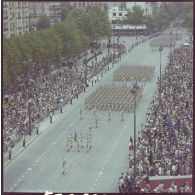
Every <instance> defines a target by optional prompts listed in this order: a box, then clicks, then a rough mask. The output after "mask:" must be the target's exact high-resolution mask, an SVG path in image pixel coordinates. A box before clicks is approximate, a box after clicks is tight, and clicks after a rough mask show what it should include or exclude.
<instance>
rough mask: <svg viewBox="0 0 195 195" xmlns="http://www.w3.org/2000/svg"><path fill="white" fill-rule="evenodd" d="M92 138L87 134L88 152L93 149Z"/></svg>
mask: <svg viewBox="0 0 195 195" xmlns="http://www.w3.org/2000/svg"><path fill="white" fill-rule="evenodd" d="M91 147H92V146H91V138H90V136H89V135H88V136H87V153H88V152H89V150H90V149H91Z"/></svg>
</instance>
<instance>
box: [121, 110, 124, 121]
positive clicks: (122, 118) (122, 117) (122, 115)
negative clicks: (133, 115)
mask: <svg viewBox="0 0 195 195" xmlns="http://www.w3.org/2000/svg"><path fill="white" fill-rule="evenodd" d="M121 121H124V112H123V111H121Z"/></svg>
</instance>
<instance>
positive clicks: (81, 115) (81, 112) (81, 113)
mask: <svg viewBox="0 0 195 195" xmlns="http://www.w3.org/2000/svg"><path fill="white" fill-rule="evenodd" d="M82 118H83V110H82V109H80V120H82Z"/></svg>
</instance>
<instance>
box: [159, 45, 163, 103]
mask: <svg viewBox="0 0 195 195" xmlns="http://www.w3.org/2000/svg"><path fill="white" fill-rule="evenodd" d="M162 50H163V47H162V45H161V46H160V47H159V52H160V87H159V93H160V96H159V98H160V99H159V105H160V106H161V53H162Z"/></svg>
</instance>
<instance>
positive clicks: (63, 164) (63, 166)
mask: <svg viewBox="0 0 195 195" xmlns="http://www.w3.org/2000/svg"><path fill="white" fill-rule="evenodd" d="M61 166H62V174H63V175H65V173H66V172H67V169H66V168H67V167H66V161H65V159H64V157H63V159H62V161H61Z"/></svg>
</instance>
